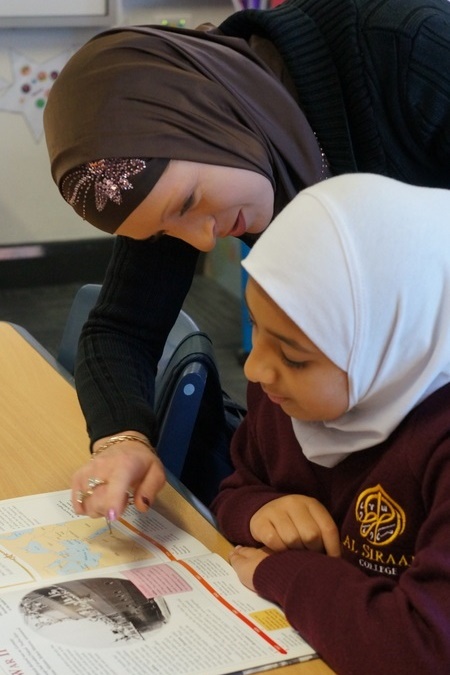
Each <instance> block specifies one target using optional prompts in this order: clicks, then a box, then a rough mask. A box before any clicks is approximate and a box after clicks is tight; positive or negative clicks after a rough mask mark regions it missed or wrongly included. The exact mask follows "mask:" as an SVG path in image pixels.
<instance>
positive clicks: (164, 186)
mask: <svg viewBox="0 0 450 675" xmlns="http://www.w3.org/2000/svg"><path fill="white" fill-rule="evenodd" d="M273 202H274V192H273V188H272V185H271V183H270V181H269V180H268V179H267V178H265V177H264V176H262V175H261V174H259V173H256V172H254V171H247V170H246V169H233V168H230V167H226V166H215V165H211V164H197V163H196V162H184V161H178V160H172V161H171V162H170V163H169V165H168V167H167V169H166V170H165V172H164V173H163V175H162V176H161V178H160V179H159V181H158V182H157V183H156V185H155V187H154V188H153V189H152V190H151V191H150V193H149V194H148V196H147V197H146V198H145V199H144V201H143V202H141V204H139V206H138V207H137V208H136V209H135V210H134V211H133V212H132V213H131V214H130V215H129V216H128V218H127V219H126V220H125V221H124V222H123V223H122V224H121V225H120V227H119V228H118V229H117V230H116V234H119V235H124V236H126V237H131V238H132V239H148V238H149V237H155V236H156V237H158V236H161V235H162V234H165V235H168V236H170V237H176V238H177V239H182V240H183V241H185V242H187V243H188V244H191V245H192V246H194V248H197V249H199V250H200V251H210V250H211V249H212V248H214V246H215V244H216V240H217V238H223V237H228V236H233V237H240V236H242V235H243V234H244V233H245V232H249V233H252V234H257V233H259V232H262V231H263V230H265V229H266V227H267V226H268V225H269V223H270V221H271V219H272V214H273Z"/></svg>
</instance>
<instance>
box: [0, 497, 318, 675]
mask: <svg viewBox="0 0 450 675" xmlns="http://www.w3.org/2000/svg"><path fill="white" fill-rule="evenodd" d="M111 527H112V533H110V532H109V530H108V527H107V524H106V522H105V520H104V519H102V518H101V519H95V520H94V519H91V518H86V517H79V516H76V515H75V514H74V513H73V510H72V506H71V503H70V493H69V491H66V490H64V491H60V492H52V493H48V494H42V495H34V496H30V497H20V498H18V499H8V500H4V501H0V672H1V673H6V672H8V673H13V672H14V673H21V675H29V674H30V675H31V674H33V675H66V674H67V675H69V674H72V673H73V674H74V675H75V674H76V675H79V674H80V673H95V674H96V675H124V673H126V675H142V673H155V674H156V673H158V674H159V675H172V674H173V675H225V674H226V673H250V672H253V671H255V672H256V671H258V670H264V669H268V667H269V666H270V667H272V668H275V667H277V666H281V665H285V664H289V663H293V662H298V661H302V660H305V659H308V658H314V657H315V656H316V654H315V652H314V651H313V649H312V648H311V647H310V646H309V645H308V644H306V643H305V642H304V641H303V640H302V638H301V637H300V636H299V635H298V633H297V632H296V631H295V630H293V629H292V628H291V627H290V626H289V624H288V623H287V621H286V618H285V616H284V614H283V613H282V612H281V611H280V609H279V608H278V607H277V606H276V605H273V604H271V603H269V602H267V601H266V600H263V599H262V598H260V597H258V596H257V595H256V594H255V593H252V592H251V591H249V590H248V589H246V588H245V587H244V586H243V585H242V584H241V583H240V582H239V580H238V578H237V575H236V574H235V572H234V571H233V569H232V568H231V566H230V565H229V564H228V563H227V562H226V561H225V560H223V559H222V558H221V557H220V556H218V555H216V554H214V553H211V552H210V551H209V550H208V549H207V548H206V547H205V546H204V545H203V544H202V543H201V542H199V541H198V540H197V539H195V538H194V537H192V536H191V535H189V534H188V533H186V532H184V531H182V530H180V529H179V528H178V527H175V526H174V525H173V524H171V523H170V522H169V521H168V520H167V519H166V518H164V517H163V516H161V515H159V514H158V513H157V512H156V511H154V510H151V511H149V512H148V513H146V514H140V513H139V512H138V511H137V510H136V509H135V508H134V507H132V506H130V507H128V509H127V510H126V512H125V515H124V516H123V517H122V518H121V519H120V520H119V521H117V522H113V523H111Z"/></svg>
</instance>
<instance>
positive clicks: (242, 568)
mask: <svg viewBox="0 0 450 675" xmlns="http://www.w3.org/2000/svg"><path fill="white" fill-rule="evenodd" d="M268 555H270V552H268V551H265V550H264V549H263V548H253V547H252V546H236V548H235V549H234V550H233V551H232V552H231V553H230V563H231V565H232V567H233V569H234V571H235V572H236V574H237V575H238V577H239V580H240V582H241V583H242V584H244V586H247V588H249V589H250V590H251V591H254V590H255V587H254V585H253V575H254V574H255V570H256V568H257V567H258V565H259V563H260V562H262V561H263V560H264V558H267V556H268Z"/></svg>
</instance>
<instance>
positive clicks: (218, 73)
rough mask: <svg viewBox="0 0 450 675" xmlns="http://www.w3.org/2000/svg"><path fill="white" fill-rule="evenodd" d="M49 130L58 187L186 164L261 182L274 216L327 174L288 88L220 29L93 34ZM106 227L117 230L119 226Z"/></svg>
mask: <svg viewBox="0 0 450 675" xmlns="http://www.w3.org/2000/svg"><path fill="white" fill-rule="evenodd" d="M44 125H45V134H46V140H47V146H48V151H49V155H50V161H51V168H52V175H53V178H54V180H55V182H56V184H57V185H58V186H59V188H60V190H61V186H62V183H63V180H64V178H65V177H66V176H67V174H68V172H71V171H73V170H74V169H75V170H77V169H78V168H79V167H80V165H83V164H85V163H88V162H96V161H98V160H102V159H105V158H110V159H111V158H145V159H146V161H147V162H148V161H149V158H150V159H153V158H161V159H165V160H166V158H168V159H178V160H189V161H193V162H201V163H206V164H215V165H221V166H230V167H235V168H241V169H249V170H251V171H256V172H258V173H260V174H262V175H264V176H265V177H267V178H268V179H269V180H270V181H271V183H272V185H273V186H274V190H275V212H276V213H277V212H278V211H280V210H281V209H282V208H283V206H285V205H286V203H287V202H288V201H290V200H291V199H292V198H293V196H294V195H295V194H297V192H298V191H299V190H300V189H302V188H303V187H305V186H309V185H311V184H314V183H317V182H318V181H320V180H322V179H323V178H325V177H327V175H329V173H328V169H327V167H326V163H325V162H324V158H323V155H322V153H321V149H320V147H319V145H318V142H317V140H316V137H315V136H314V133H313V131H312V129H311V128H310V126H309V124H308V122H307V120H306V118H305V116H304V114H303V113H302V111H301V109H300V108H299V106H298V104H297V103H296V101H295V100H294V98H293V97H292V96H291V95H290V94H289V93H288V91H287V89H286V88H285V86H283V84H281V82H280V81H279V79H277V77H275V75H274V73H273V72H272V71H271V70H270V69H269V68H268V67H267V66H266V65H265V64H264V62H263V61H261V60H260V59H259V58H258V56H256V54H255V53H254V52H253V51H252V49H251V48H250V47H249V45H248V44H247V42H246V41H245V40H242V39H240V38H229V37H224V36H221V35H219V34H218V33H217V32H215V31H207V32H203V31H198V30H197V31H193V30H178V29H170V28H159V27H141V26H134V27H125V28H117V29H112V30H110V31H107V32H105V33H101V34H99V35H97V36H96V37H94V38H93V39H92V40H90V41H89V42H88V43H87V44H85V45H84V46H83V47H82V48H81V49H80V50H79V51H78V52H77V53H76V54H75V55H74V56H73V57H72V58H71V59H70V60H69V62H68V63H67V65H66V66H65V67H64V68H63V70H62V72H61V73H60V75H59V76H58V79H57V80H56V82H55V84H54V85H53V87H52V89H51V92H50V95H49V99H48V103H47V106H46V109H45V114H44ZM159 175H160V173H158V174H156V180H157V179H158V177H159ZM154 182H156V181H155V180H154ZM154 182H153V184H154ZM147 187H148V191H150V189H151V187H152V184H149V185H147ZM148 191H147V193H148ZM136 205H137V204H135V205H134V206H136ZM134 206H133V208H134ZM131 210H132V209H130V212H131ZM106 214H107V210H106V209H105V217H106ZM94 224H95V225H96V226H97V227H99V226H101V225H99V224H98V223H94ZM101 227H102V229H105V230H106V231H110V232H113V231H114V230H115V229H116V228H117V227H118V223H116V222H114V223H113V222H111V223H110V224H108V223H104V226H101Z"/></svg>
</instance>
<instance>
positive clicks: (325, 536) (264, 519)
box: [250, 495, 341, 556]
mask: <svg viewBox="0 0 450 675" xmlns="http://www.w3.org/2000/svg"><path fill="white" fill-rule="evenodd" d="M250 532H251V534H252V536H253V538H254V539H256V541H259V542H261V544H264V545H265V546H267V547H268V548H269V549H270V550H272V551H285V550H286V549H289V548H298V549H309V550H310V551H317V552H325V553H327V554H328V555H331V556H339V555H340V554H341V547H340V541H339V531H338V528H337V527H336V524H335V522H334V520H333V518H332V517H331V515H330V514H329V512H328V511H327V509H326V508H325V507H324V506H323V505H322V504H321V503H320V502H318V501H317V499H313V498H312V497H305V496H304V495H285V496H284V497H279V498H278V499H274V500H272V501H271V502H268V503H267V504H265V505H264V506H262V507H261V508H260V509H259V510H258V511H256V513H255V514H254V515H253V516H252V518H251V520H250Z"/></svg>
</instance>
